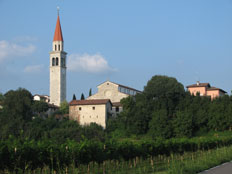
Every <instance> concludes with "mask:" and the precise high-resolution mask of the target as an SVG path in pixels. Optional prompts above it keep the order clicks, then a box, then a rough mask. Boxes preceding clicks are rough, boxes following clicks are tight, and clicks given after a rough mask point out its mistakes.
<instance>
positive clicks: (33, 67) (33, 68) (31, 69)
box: [23, 65, 44, 73]
mask: <svg viewBox="0 0 232 174" xmlns="http://www.w3.org/2000/svg"><path fill="white" fill-rule="evenodd" d="M43 68H44V65H29V66H26V67H25V68H24V70H23V72H25V73H38V72H41V71H42V69H43Z"/></svg>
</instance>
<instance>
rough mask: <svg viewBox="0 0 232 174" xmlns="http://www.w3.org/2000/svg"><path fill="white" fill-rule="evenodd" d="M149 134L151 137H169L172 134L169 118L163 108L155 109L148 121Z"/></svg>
mask: <svg viewBox="0 0 232 174" xmlns="http://www.w3.org/2000/svg"><path fill="white" fill-rule="evenodd" d="M149 128H150V129H149V132H148V133H149V134H150V135H151V136H152V137H153V138H170V137H171V136H172V127H171V120H170V117H169V115H168V111H167V110H165V109H162V110H158V111H155V112H154V113H153V114H152V120H151V121H150V122H149Z"/></svg>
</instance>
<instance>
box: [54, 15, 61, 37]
mask: <svg viewBox="0 0 232 174" xmlns="http://www.w3.org/2000/svg"><path fill="white" fill-rule="evenodd" d="M53 41H63V35H62V30H61V25H60V18H59V15H58V17H57V22H56V30H55V34H54V39H53Z"/></svg>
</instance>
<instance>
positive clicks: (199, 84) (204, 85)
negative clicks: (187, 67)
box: [187, 83, 210, 88]
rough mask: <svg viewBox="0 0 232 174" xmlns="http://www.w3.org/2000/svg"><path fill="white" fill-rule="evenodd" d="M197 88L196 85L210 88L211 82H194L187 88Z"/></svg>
mask: <svg viewBox="0 0 232 174" xmlns="http://www.w3.org/2000/svg"><path fill="white" fill-rule="evenodd" d="M193 87H194V88H195V87H208V88H210V84H209V83H197V84H192V85H189V86H187V88H193Z"/></svg>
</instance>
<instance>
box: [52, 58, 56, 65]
mask: <svg viewBox="0 0 232 174" xmlns="http://www.w3.org/2000/svg"><path fill="white" fill-rule="evenodd" d="M52 66H55V58H54V57H53V58H52Z"/></svg>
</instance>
